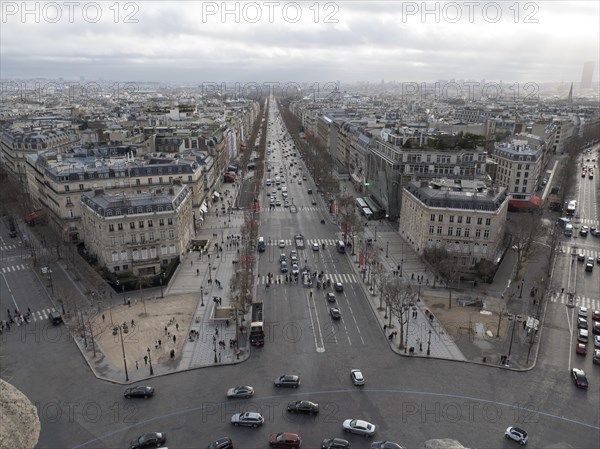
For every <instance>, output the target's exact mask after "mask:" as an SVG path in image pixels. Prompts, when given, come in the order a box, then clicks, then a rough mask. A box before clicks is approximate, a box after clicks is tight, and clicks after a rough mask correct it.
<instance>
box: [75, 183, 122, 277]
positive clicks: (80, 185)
mask: <svg viewBox="0 0 600 449" xmlns="http://www.w3.org/2000/svg"><path fill="white" fill-rule="evenodd" d="M79 190H83V184H79ZM117 268H118V267H117Z"/></svg>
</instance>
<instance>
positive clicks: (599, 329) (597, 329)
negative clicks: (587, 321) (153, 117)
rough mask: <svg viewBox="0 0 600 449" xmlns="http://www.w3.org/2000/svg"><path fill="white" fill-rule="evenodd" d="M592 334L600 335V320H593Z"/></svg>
mask: <svg viewBox="0 0 600 449" xmlns="http://www.w3.org/2000/svg"><path fill="white" fill-rule="evenodd" d="M592 334H594V335H600V321H592Z"/></svg>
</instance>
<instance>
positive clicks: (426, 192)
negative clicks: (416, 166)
mask: <svg viewBox="0 0 600 449" xmlns="http://www.w3.org/2000/svg"><path fill="white" fill-rule="evenodd" d="M444 181H445V182H437V183H429V184H428V183H425V182H420V181H412V182H410V183H409V184H408V186H407V187H406V190H407V191H408V192H409V193H411V194H412V195H413V196H414V197H415V198H417V199H418V200H419V201H421V202H422V203H423V204H425V205H427V206H428V207H433V208H444V209H446V208H451V209H464V210H478V211H492V212H493V211H496V210H498V209H500V207H502V204H503V203H504V202H505V201H507V200H508V192H507V191H506V189H505V188H503V187H502V188H499V189H486V188H484V187H482V185H481V184H480V183H478V182H477V181H461V182H459V183H455V182H453V181H448V180H444Z"/></svg>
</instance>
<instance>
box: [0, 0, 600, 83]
mask: <svg viewBox="0 0 600 449" xmlns="http://www.w3.org/2000/svg"><path fill="white" fill-rule="evenodd" d="M599 17H600V8H599V5H598V3H596V2H585V1H583V2H549V1H546V2H514V3H505V2H428V3H423V2H368V3H367V2H360V1H357V2H353V1H343V2H312V3H308V2H275V3H272V2H228V3H221V2H177V3H164V2H127V3H125V2H113V3H109V2H96V3H92V2H90V3H77V4H76V5H75V6H73V5H71V4H69V3H68V2H65V3H60V2H56V3H54V2H36V3H31V4H24V3H18V2H3V4H2V22H3V26H2V31H0V37H1V39H0V41H1V42H2V44H1V50H2V51H1V53H2V56H1V62H2V64H1V65H0V77H1V78H2V79H10V78H38V77H42V78H65V79H79V78H80V77H85V78H86V79H98V78H102V79H111V80H116V81H131V80H144V81H156V82H175V83H177V82H181V83H202V82H221V81H224V82H236V81H237V82H252V81H257V82H258V81H260V82H265V81H273V82H275V81H278V80H289V81H296V82H300V83H302V82H311V81H320V82H324V81H337V80H341V81H342V82H358V81H370V82H380V81H381V80H386V81H388V80H397V81H404V82H407V81H408V82H410V81H436V80H440V79H475V80H481V79H493V80H506V81H519V82H560V81H564V82H569V83H570V82H572V81H574V82H575V83H578V81H579V80H580V79H581V73H582V67H583V64H584V62H586V61H593V62H594V65H595V67H598V66H599V65H600V64H598V54H599V53H600V49H599V41H600V33H599V30H598V27H597V23H598V19H599ZM597 82H598V71H597V70H596V71H595V73H594V74H593V83H597Z"/></svg>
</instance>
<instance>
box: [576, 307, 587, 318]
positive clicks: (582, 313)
mask: <svg viewBox="0 0 600 449" xmlns="http://www.w3.org/2000/svg"><path fill="white" fill-rule="evenodd" d="M577 314H578V315H579V316H582V317H584V318H587V316H588V308H587V307H580V308H579V312H578V313H577Z"/></svg>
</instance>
